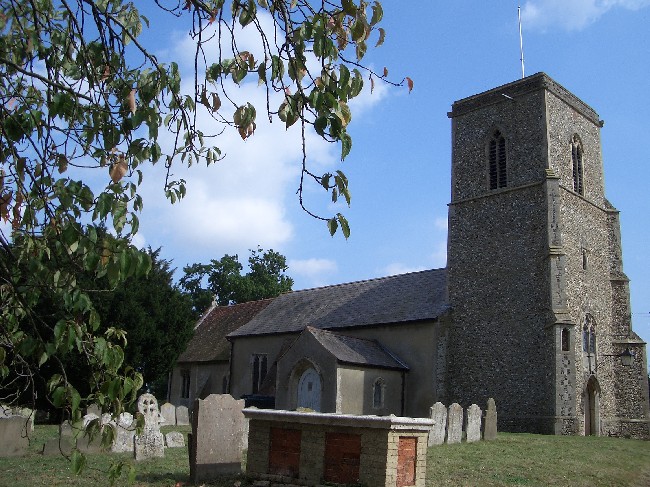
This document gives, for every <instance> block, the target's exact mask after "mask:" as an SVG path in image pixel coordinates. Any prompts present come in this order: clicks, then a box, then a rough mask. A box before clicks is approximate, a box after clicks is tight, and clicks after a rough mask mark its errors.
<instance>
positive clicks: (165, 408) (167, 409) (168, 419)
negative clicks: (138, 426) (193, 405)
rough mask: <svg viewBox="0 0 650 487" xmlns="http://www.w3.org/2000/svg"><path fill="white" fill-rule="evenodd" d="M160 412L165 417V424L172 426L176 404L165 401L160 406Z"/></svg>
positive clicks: (174, 421) (174, 419)
mask: <svg viewBox="0 0 650 487" xmlns="http://www.w3.org/2000/svg"><path fill="white" fill-rule="evenodd" d="M160 414H162V417H163V418H165V426H174V425H175V424H176V406H174V405H173V404H172V403H169V402H166V403H165V404H163V405H162V406H160Z"/></svg>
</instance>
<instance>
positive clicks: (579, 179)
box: [571, 135, 585, 195]
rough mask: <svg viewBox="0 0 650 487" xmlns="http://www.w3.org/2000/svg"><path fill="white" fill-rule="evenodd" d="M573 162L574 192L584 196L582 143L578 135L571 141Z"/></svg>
mask: <svg viewBox="0 0 650 487" xmlns="http://www.w3.org/2000/svg"><path fill="white" fill-rule="evenodd" d="M571 160H572V162H573V191H575V192H576V193H578V194H581V195H584V194H585V192H584V183H583V167H582V143H581V142H580V138H579V137H578V136H577V135H574V136H573V139H571Z"/></svg>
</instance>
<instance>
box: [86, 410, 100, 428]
mask: <svg viewBox="0 0 650 487" xmlns="http://www.w3.org/2000/svg"><path fill="white" fill-rule="evenodd" d="M95 419H99V416H98V415H96V414H95V413H86V414H85V415H84V417H83V429H86V428H87V427H88V425H89V424H90V422H91V421H94V420H95Z"/></svg>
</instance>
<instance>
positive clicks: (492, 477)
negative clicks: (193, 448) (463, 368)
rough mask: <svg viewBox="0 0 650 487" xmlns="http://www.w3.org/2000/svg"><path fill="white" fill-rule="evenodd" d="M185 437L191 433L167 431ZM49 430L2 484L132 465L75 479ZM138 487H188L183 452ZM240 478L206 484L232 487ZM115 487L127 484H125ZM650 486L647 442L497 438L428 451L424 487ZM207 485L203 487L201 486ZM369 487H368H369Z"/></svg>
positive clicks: (67, 478)
mask: <svg viewBox="0 0 650 487" xmlns="http://www.w3.org/2000/svg"><path fill="white" fill-rule="evenodd" d="M171 430H177V431H182V432H183V433H187V432H189V427H165V428H163V432H165V433H166V432H168V431H171ZM56 431H57V429H56V427H54V426H36V431H35V433H34V438H33V440H32V442H31V444H30V451H29V454H28V455H26V456H24V457H20V458H0V486H2V487H4V486H12V487H33V486H48V487H51V486H93V487H101V486H104V485H108V479H107V476H106V474H105V473H104V472H105V471H106V470H107V469H108V467H109V465H110V462H111V460H115V459H123V460H127V461H131V462H133V460H132V456H131V455H128V454H120V455H115V454H103V455H102V454H99V455H88V463H87V468H86V470H84V472H83V474H82V475H81V476H75V475H74V474H73V473H72V472H71V471H70V468H69V463H68V461H67V460H66V459H65V458H63V457H62V456H59V455H56V456H47V457H46V456H43V455H41V454H40V453H39V450H40V449H41V448H42V445H43V443H44V441H45V440H46V439H47V438H49V437H52V436H55V435H56ZM137 471H138V474H137V477H136V481H135V484H134V485H135V486H136V487H149V486H160V487H162V486H165V487H174V486H176V485H177V484H178V485H190V482H189V466H188V456H187V448H174V449H166V450H165V458H161V459H153V460H147V461H143V462H139V463H138V464H137ZM238 480H239V481H240V482H241V485H242V486H246V485H250V484H251V482H249V481H247V479H245V478H240V479H236V478H228V479H225V478H224V479H222V480H221V481H219V482H215V483H211V484H207V485H209V486H212V487H226V486H228V487H232V486H233V485H234V483H235V482H236V481H238ZM116 485H118V486H126V485H129V484H128V483H127V482H126V481H125V480H121V481H119V482H118V483H117V484H116ZM439 485H448V486H481V487H483V486H515V485H522V486H555V485H558V486H572V487H573V486H584V487H587V486H588V487H596V486H603V487H605V486H606V487H613V486H633V487H648V486H650V442H647V441H638V440H624V439H618V438H597V437H587V438H584V437H558V436H540V435H528V434H509V433H499V436H498V438H497V440H496V441H493V442H480V443H472V444H466V443H463V444H460V445H449V446H447V445H443V446H439V447H433V448H430V449H429V453H428V457H427V486H431V487H433V486H439ZM206 487H207V486H206ZM370 487H372V486H370Z"/></svg>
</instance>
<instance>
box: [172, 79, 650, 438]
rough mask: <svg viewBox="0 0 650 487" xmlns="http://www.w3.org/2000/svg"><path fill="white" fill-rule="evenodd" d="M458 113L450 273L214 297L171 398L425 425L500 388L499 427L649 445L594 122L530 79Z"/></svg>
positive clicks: (643, 380) (637, 353) (565, 97)
mask: <svg viewBox="0 0 650 487" xmlns="http://www.w3.org/2000/svg"><path fill="white" fill-rule="evenodd" d="M448 116H449V118H450V119H451V143H452V161H451V171H452V175H451V186H452V188H451V190H452V191H451V202H450V203H449V216H448V218H449V220H448V229H449V230H448V231H449V233H448V247H447V259H448V260H447V267H446V268H444V269H433V270H427V271H422V272H414V273H409V274H402V275H395V276H389V277H383V278H378V279H371V280H366V281H359V282H352V283H345V284H339V285H334V286H327V287H322V288H316V289H307V290H301V291H294V292H290V293H287V294H283V295H281V296H279V297H277V298H274V299H268V300H263V301H256V302H251V303H243V304H239V305H233V306H227V307H213V308H211V309H210V310H209V311H208V312H207V313H206V314H205V315H204V316H203V317H202V318H201V320H200V321H199V322H198V323H197V325H196V328H195V334H194V337H193V338H192V340H191V341H190V343H189V344H188V347H187V349H186V350H185V351H184V352H183V354H181V356H180V357H179V358H178V361H177V365H176V367H175V369H174V371H173V373H172V375H171V379H170V384H169V400H170V401H171V402H173V403H174V404H176V405H181V404H183V405H187V406H190V407H191V406H192V404H193V401H194V399H197V398H203V397H206V396H207V395H208V394H212V393H230V394H232V395H233V396H234V397H235V398H246V399H247V402H248V404H252V405H257V406H258V407H275V408H276V409H289V410H292V409H297V408H300V407H304V408H310V409H313V410H316V411H322V412H332V413H346V414H375V415H388V414H395V415H400V416H412V417H426V416H428V414H429V408H430V407H431V406H432V405H433V404H434V403H435V402H438V401H440V402H442V403H443V404H445V405H449V404H451V403H453V402H457V403H459V404H461V405H462V406H463V407H467V406H469V405H470V404H472V403H476V404H478V405H479V406H481V407H485V404H486V402H487V400H488V398H490V397H492V398H494V399H495V401H496V404H497V407H498V411H499V415H498V418H499V428H500V429H501V430H504V431H512V432H533V433H545V434H563V435H611V436H621V437H633V438H645V439H649V438H650V411H649V399H648V395H649V394H648V376H647V372H646V370H647V356H646V347H645V345H646V344H645V343H644V342H643V341H642V340H641V339H640V338H639V336H638V335H636V334H635V333H634V331H633V330H632V328H631V308H630V297H629V296H630V295H629V282H628V279H627V277H626V276H625V274H624V272H623V262H622V249H621V235H620V225H619V212H618V211H617V210H616V208H615V207H614V206H612V204H611V203H610V202H609V201H608V200H607V198H606V197H605V183H604V174H603V162H602V155H601V146H600V129H601V128H602V126H603V122H602V121H601V120H600V119H599V117H598V114H597V113H596V112H595V111H594V110H593V109H592V108H591V107H590V106H588V105H587V104H585V103H584V102H583V101H581V100H580V99H579V98H577V97H576V96H575V95H573V94H572V93H570V92H569V91H568V90H566V89H565V88H564V87H562V86H561V85H559V84H558V83H557V82H555V81H554V80H553V79H551V78H550V77H549V76H548V75H546V74H544V73H538V74H535V75H532V76H528V77H526V78H523V79H521V80H518V81H515V82H512V83H509V84H506V85H503V86H500V87H497V88H494V89H491V90H489V91H486V92H484V93H480V94H477V95H473V96H470V97H468V98H464V99H461V100H459V101H456V102H455V103H454V104H453V106H452V109H451V112H449V113H448Z"/></svg>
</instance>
